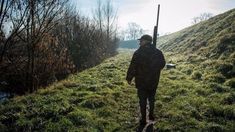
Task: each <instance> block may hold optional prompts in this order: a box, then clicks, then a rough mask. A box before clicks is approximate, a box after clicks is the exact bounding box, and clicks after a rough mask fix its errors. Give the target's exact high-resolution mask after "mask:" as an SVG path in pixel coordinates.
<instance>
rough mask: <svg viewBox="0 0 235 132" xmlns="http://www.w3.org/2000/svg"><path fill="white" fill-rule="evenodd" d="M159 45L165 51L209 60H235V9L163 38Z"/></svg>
mask: <svg viewBox="0 0 235 132" xmlns="http://www.w3.org/2000/svg"><path fill="white" fill-rule="evenodd" d="M158 45H159V47H160V48H162V49H163V50H165V51H171V52H174V53H181V54H185V55H190V54H196V55H200V56H202V57H205V58H207V59H208V58H217V59H218V58H220V59H223V58H229V57H231V58H235V53H234V51H235V9H233V10H230V11H228V12H225V13H223V14H220V15H217V16H215V17H213V18H210V19H209V20H207V21H202V22H200V23H198V24H195V25H193V26H191V27H188V28H185V29H183V30H181V31H178V32H176V33H173V34H170V35H167V36H164V37H161V38H160V39H159V43H158ZM233 61H234V59H233Z"/></svg>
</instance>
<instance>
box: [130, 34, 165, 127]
mask: <svg viewBox="0 0 235 132" xmlns="http://www.w3.org/2000/svg"><path fill="white" fill-rule="evenodd" d="M138 40H139V45H140V47H139V49H138V50H136V51H135V53H134V55H133V57H132V60H131V63H130V66H129V68H128V71H127V76H126V80H127V82H128V84H131V81H132V79H133V78H135V85H136V88H137V94H138V98H139V105H140V111H141V119H140V125H142V126H145V125H146V105H147V100H148V101H149V106H150V109H149V120H154V102H155V94H156V89H157V86H158V82H159V78H160V72H161V70H162V69H163V67H164V66H165V59H164V56H163V54H162V52H161V51H160V50H159V49H157V48H156V47H155V46H154V45H153V44H151V43H152V37H151V36H150V35H143V36H142V37H141V38H140V39H138Z"/></svg>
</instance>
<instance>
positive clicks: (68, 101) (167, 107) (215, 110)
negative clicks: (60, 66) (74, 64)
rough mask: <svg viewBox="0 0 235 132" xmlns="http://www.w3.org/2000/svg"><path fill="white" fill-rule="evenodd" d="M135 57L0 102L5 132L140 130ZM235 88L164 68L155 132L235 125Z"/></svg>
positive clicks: (121, 57)
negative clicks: (129, 74)
mask: <svg viewBox="0 0 235 132" xmlns="http://www.w3.org/2000/svg"><path fill="white" fill-rule="evenodd" d="M131 54H132V53H122V54H119V55H117V56H116V57H113V58H110V59H108V60H106V61H105V62H103V63H102V64H100V65H98V66H96V67H94V68H91V69H88V70H85V71H83V72H81V73H79V74H76V75H71V76H70V77H69V78H68V79H67V80H64V81H61V82H58V83H56V84H54V85H52V86H50V87H48V88H46V89H42V90H40V91H38V92H36V93H34V94H30V95H27V96H21V97H15V98H13V99H11V100H9V101H6V102H3V103H1V104H0V113H1V115H0V129H1V130H5V131H21V130H22V131H34V130H38V131H39V130H40V131H75V130H76V131H134V130H135V128H136V127H137V124H138V112H139V109H138V99H137V95H136V89H135V88H134V86H133V85H132V86H129V85H127V83H126V81H125V75H126V71H127V67H128V65H129V62H130V59H131ZM234 98H235V92H234V90H233V89H231V87H228V86H224V85H220V84H215V83H208V84H205V83H203V82H201V81H197V80H195V79H194V78H192V76H191V75H188V74H186V73H184V72H182V71H180V70H177V69H172V70H163V72H162V78H161V80H160V85H159V88H158V92H157V101H156V104H155V105H156V109H155V113H156V117H157V123H156V124H155V126H154V129H155V130H159V131H167V130H173V131H193V130H194V131H198V130H204V131H213V130H219V131H220V130H221V131H223V130H230V131H234V130H235V127H234V124H235V105H234V103H235V100H234Z"/></svg>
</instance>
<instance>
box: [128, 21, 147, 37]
mask: <svg viewBox="0 0 235 132" xmlns="http://www.w3.org/2000/svg"><path fill="white" fill-rule="evenodd" d="M143 32H144V30H143V29H142V28H141V26H140V25H138V24H136V23H134V22H130V23H128V27H127V30H126V34H127V38H128V39H130V40H131V39H137V38H138V37H140V36H141V35H142V34H143Z"/></svg>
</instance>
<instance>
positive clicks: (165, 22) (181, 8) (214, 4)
mask: <svg viewBox="0 0 235 132" xmlns="http://www.w3.org/2000/svg"><path fill="white" fill-rule="evenodd" d="M73 1H74V4H75V5H76V6H77V8H78V9H79V10H80V11H81V13H82V14H84V15H87V16H89V15H90V14H91V10H92V8H95V6H96V0H73ZM101 1H105V0H101ZM113 3H114V6H115V8H117V9H118V25H119V26H120V28H121V29H125V28H126V27H127V23H128V22H135V23H137V24H139V25H140V26H141V27H142V28H143V29H145V30H149V31H150V32H149V33H150V34H151V33H152V31H153V27H154V25H155V24H156V18H157V5H158V4H160V5H161V9H160V19H159V28H158V30H159V33H160V34H164V33H172V32H175V31H178V30H181V29H183V28H185V27H187V26H190V25H191V22H192V18H193V17H196V16H199V15H200V14H201V13H204V12H208V13H212V14H214V15H217V14H220V13H223V12H225V11H228V10H230V9H233V8H235V0H113Z"/></svg>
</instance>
